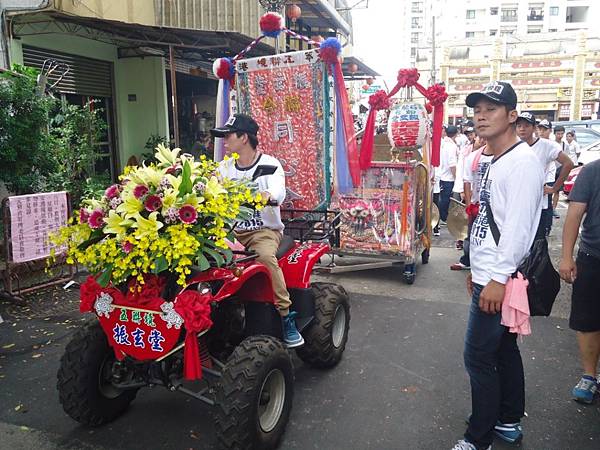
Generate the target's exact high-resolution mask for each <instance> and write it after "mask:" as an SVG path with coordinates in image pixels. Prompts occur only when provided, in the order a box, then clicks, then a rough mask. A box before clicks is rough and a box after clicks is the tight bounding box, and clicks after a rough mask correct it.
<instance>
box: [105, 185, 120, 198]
mask: <svg viewBox="0 0 600 450" xmlns="http://www.w3.org/2000/svg"><path fill="white" fill-rule="evenodd" d="M104 195H105V196H106V198H108V199H109V200H111V199H113V198H115V197H118V196H119V186H118V185H117V184H113V185H112V186H109V187H108V188H106V191H104Z"/></svg>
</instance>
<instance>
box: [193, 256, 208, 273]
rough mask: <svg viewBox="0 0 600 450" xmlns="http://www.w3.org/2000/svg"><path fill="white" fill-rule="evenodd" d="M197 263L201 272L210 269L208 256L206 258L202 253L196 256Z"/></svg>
mask: <svg viewBox="0 0 600 450" xmlns="http://www.w3.org/2000/svg"><path fill="white" fill-rule="evenodd" d="M196 263H197V264H198V267H199V268H200V270H201V271H205V270H208V269H209V268H210V263H209V262H208V259H206V256H204V254H203V253H202V252H198V253H197V254H196Z"/></svg>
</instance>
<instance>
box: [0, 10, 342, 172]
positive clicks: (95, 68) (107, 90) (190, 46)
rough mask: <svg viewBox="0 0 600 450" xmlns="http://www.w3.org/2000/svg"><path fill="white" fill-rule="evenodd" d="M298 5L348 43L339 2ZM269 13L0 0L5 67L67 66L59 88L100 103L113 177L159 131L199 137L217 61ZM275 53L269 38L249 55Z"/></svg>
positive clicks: (209, 116) (191, 139) (208, 117)
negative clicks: (53, 64)
mask: <svg viewBox="0 0 600 450" xmlns="http://www.w3.org/2000/svg"><path fill="white" fill-rule="evenodd" d="M296 3H297V4H298V5H300V6H301V7H302V8H303V10H304V20H305V22H306V23H307V24H308V26H314V27H315V31H318V32H319V33H328V35H338V36H340V38H341V39H342V41H344V42H351V24H348V22H347V21H346V20H345V19H344V18H343V17H342V15H343V14H339V13H338V12H337V10H336V5H337V4H336V2H335V0H303V1H298V2H296ZM344 4H345V3H344ZM264 12H265V10H264V9H263V8H262V6H261V5H260V2H259V1H258V0H218V1H217V0H128V1H126V2H125V1H122V0H102V1H97V0H78V1H76V2H75V1H72V0H26V1H25V0H0V13H1V16H2V18H3V19H4V20H2V21H1V23H2V28H1V31H2V32H1V33H0V38H1V42H0V43H1V44H2V45H1V46H0V52H1V53H0V56H2V58H0V66H4V67H10V64H13V63H18V64H24V65H27V66H31V67H35V68H38V69H41V68H42V66H43V64H44V61H47V60H50V59H52V60H56V61H58V62H64V63H66V64H68V65H69V67H70V71H69V73H68V74H67V75H66V76H65V78H64V79H63V80H62V81H61V82H60V83H59V84H58V86H57V93H58V94H59V95H60V96H61V97H62V98H63V100H64V101H65V102H67V103H77V104H85V103H86V102H87V101H88V100H91V99H93V100H95V101H96V102H98V103H97V104H99V105H100V106H101V107H102V109H103V111H104V112H105V118H106V121H107V123H108V125H109V133H108V136H107V137H106V141H104V142H101V143H99V149H98V151H99V154H100V155H101V157H100V158H99V161H98V164H97V168H96V169H97V173H98V172H102V173H104V172H109V173H110V174H111V175H112V177H113V178H114V177H115V176H116V174H118V173H120V171H121V169H122V167H123V166H124V165H125V163H126V162H127V160H128V159H129V158H130V157H132V156H136V157H137V158H138V159H139V158H140V157H141V156H142V154H143V153H145V152H148V151H151V149H148V148H147V143H148V142H152V140H153V139H154V138H157V137H162V138H166V139H167V140H170V141H171V142H172V143H173V144H177V145H179V146H181V147H182V148H184V149H185V150H186V151H189V150H191V149H192V148H193V147H195V145H196V144H198V143H201V141H200V140H201V139H202V138H203V137H204V136H206V135H207V134H208V129H209V128H210V127H211V126H212V125H213V124H214V117H215V107H216V95H217V87H218V82H217V80H216V79H215V77H214V75H213V73H212V63H213V61H214V60H215V59H216V58H219V57H222V56H233V55H235V54H237V53H238V52H240V51H241V50H243V49H244V48H245V47H246V46H247V45H248V44H249V43H250V42H252V41H253V40H254V39H255V38H256V37H258V36H259V34H260V30H259V25H258V24H259V19H260V17H261V16H262V14H264ZM287 25H288V26H291V25H292V24H291V23H290V21H289V19H288V22H287ZM284 46H285V41H284V39H283V37H282V38H280V41H279V48H280V49H281V50H283V49H284V48H285V47H284ZM274 52H275V42H274V40H273V39H265V40H263V41H262V42H261V43H260V44H259V45H258V46H256V47H255V48H254V50H253V51H251V52H250V53H248V56H258V55H263V54H270V53H274ZM171 63H172V64H171ZM171 66H172V67H171ZM53 77H54V75H52V76H51V77H50V79H51V80H52V79H53Z"/></svg>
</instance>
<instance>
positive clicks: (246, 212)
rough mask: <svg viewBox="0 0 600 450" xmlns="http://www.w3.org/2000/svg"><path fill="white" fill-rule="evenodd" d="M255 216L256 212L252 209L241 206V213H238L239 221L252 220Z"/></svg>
mask: <svg viewBox="0 0 600 450" xmlns="http://www.w3.org/2000/svg"><path fill="white" fill-rule="evenodd" d="M253 215H254V210H253V209H252V208H248V207H247V206H240V211H239V212H238V215H237V219H238V220H250V219H251V218H252V216H253Z"/></svg>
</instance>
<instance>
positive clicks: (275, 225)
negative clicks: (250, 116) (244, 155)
mask: <svg viewBox="0 0 600 450" xmlns="http://www.w3.org/2000/svg"><path fill="white" fill-rule="evenodd" d="M259 166H275V167H276V168H277V169H276V170H275V173H273V174H272V175H263V176H259V177H258V178H257V179H256V181H255V183H256V184H257V185H258V190H259V191H260V192H268V193H269V195H270V196H271V200H273V201H276V202H277V204H278V205H280V204H281V203H282V202H283V200H284V199H285V193H286V192H285V174H284V172H283V168H282V167H281V164H280V162H279V161H278V160H277V158H274V157H272V156H270V155H265V154H261V155H260V156H259V158H258V159H257V160H256V162H255V163H254V164H252V165H251V166H249V167H239V166H238V165H237V163H236V161H235V160H234V159H233V158H231V159H228V160H223V161H221V162H220V163H219V174H220V175H221V176H222V177H223V178H229V179H231V180H242V179H245V180H252V178H253V176H254V173H255V172H256V169H257V168H258V167H259ZM262 228H271V229H273V230H277V231H283V229H284V225H283V222H281V210H280V208H279V206H265V207H264V208H263V209H262V210H261V211H255V213H254V216H253V217H252V218H251V219H249V220H245V221H243V222H238V224H237V226H236V230H238V231H255V230H260V229H262Z"/></svg>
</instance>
